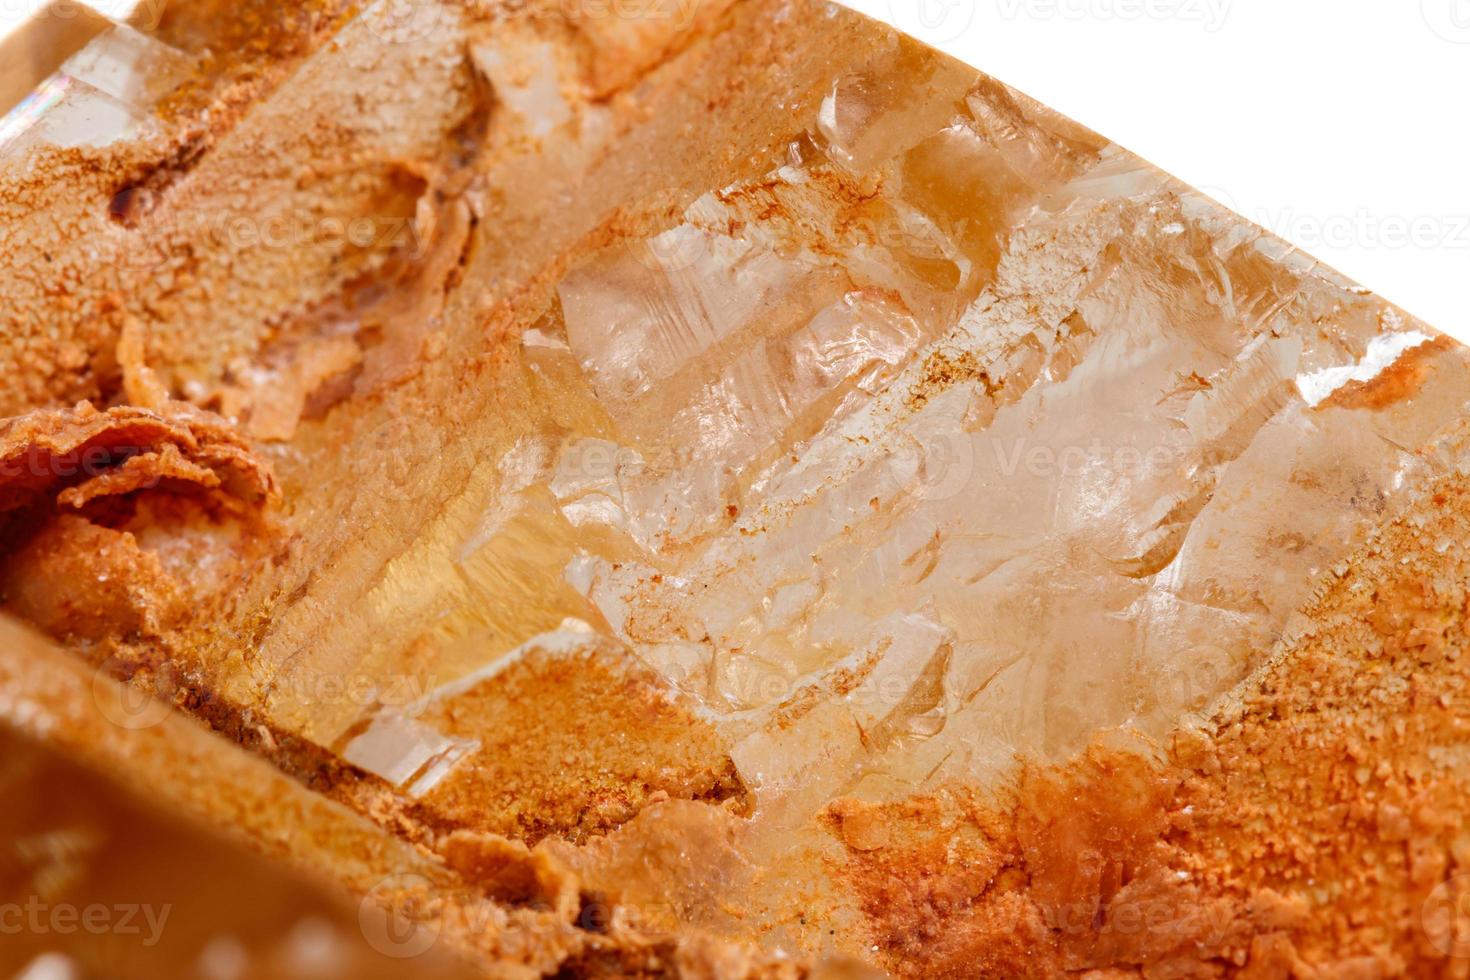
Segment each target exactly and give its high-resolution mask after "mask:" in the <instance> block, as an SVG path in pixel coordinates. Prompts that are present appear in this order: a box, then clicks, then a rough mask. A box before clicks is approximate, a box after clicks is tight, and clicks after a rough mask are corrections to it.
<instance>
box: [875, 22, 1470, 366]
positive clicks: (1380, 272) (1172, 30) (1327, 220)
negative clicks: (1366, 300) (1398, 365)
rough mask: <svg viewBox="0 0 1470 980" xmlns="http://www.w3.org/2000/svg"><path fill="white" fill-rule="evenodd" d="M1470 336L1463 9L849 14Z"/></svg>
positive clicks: (1467, 49)
mask: <svg viewBox="0 0 1470 980" xmlns="http://www.w3.org/2000/svg"><path fill="white" fill-rule="evenodd" d="M849 5H850V6H853V7H855V8H857V9H859V10H862V11H863V12H864V13H867V14H870V15H872V16H874V17H877V18H879V19H881V20H884V21H887V22H888V23H891V24H893V25H895V26H897V27H899V28H901V29H903V30H905V31H907V32H908V33H909V34H912V35H914V36H915V37H918V38H920V39H921V40H924V41H928V42H929V43H930V44H933V45H934V46H935V47H938V48H941V49H942V50H944V51H946V52H948V53H949V54H952V55H954V56H956V57H958V58H960V59H962V60H964V61H966V62H968V63H970V64H972V65H974V66H975V67H977V68H980V69H982V70H984V71H987V72H989V73H990V74H992V75H994V76H996V77H997V78H999V79H1000V80H1002V81H1004V82H1008V83H1009V84H1011V85H1013V86H1015V87H1016V88H1018V89H1021V90H1022V91H1023V92H1026V93H1027V94H1029V95H1032V96H1034V97H1035V98H1037V99H1040V100H1041V101H1042V102H1045V103H1047V104H1048V105H1051V106H1052V107H1054V108H1056V109H1059V110H1061V111H1062V112H1064V113H1066V114H1067V115H1069V116H1071V117H1073V118H1074V119H1076V120H1077V121H1079V122H1081V123H1084V124H1086V125H1088V126H1090V127H1091V128H1093V129H1095V130H1097V131H1098V132H1099V133H1101V134H1103V135H1104V136H1106V137H1108V138H1110V139H1112V140H1115V141H1116V142H1118V143H1120V144H1122V145H1123V146H1126V147H1127V148H1129V149H1130V150H1133V151H1134V152H1136V153H1138V154H1139V155H1141V156H1143V157H1145V158H1147V159H1149V160H1151V161H1153V162H1154V163H1156V164H1158V165H1159V166H1161V167H1163V168H1164V169H1165V170H1168V171H1169V172H1171V173H1173V174H1175V175H1177V176H1179V177H1182V178H1184V179H1185V180H1186V181H1188V182H1189V183H1191V184H1194V185H1195V186H1197V187H1200V188H1203V189H1204V190H1206V191H1208V192H1209V193H1210V194H1211V195H1212V196H1214V197H1216V198H1218V199H1219V200H1221V201H1222V202H1224V203H1225V204H1227V205H1229V206H1230V207H1232V208H1234V209H1235V210H1236V211H1239V212H1240V213H1242V214H1244V215H1245V216H1246V217H1247V218H1250V219H1251V220H1252V221H1255V222H1256V223H1258V224H1261V225H1264V226H1265V227H1267V228H1269V229H1270V230H1271V231H1273V232H1275V233H1277V234H1278V235H1280V236H1281V237H1283V238H1285V239H1287V240H1288V241H1291V242H1292V243H1293V244H1295V245H1298V246H1300V247H1301V248H1303V249H1304V250H1306V251H1308V252H1310V253H1311V254H1312V255H1314V256H1316V257H1317V258H1319V259H1322V260H1323V261H1325V262H1327V263H1328V264H1330V265H1333V266H1335V267H1337V268H1338V269H1340V270H1341V271H1343V272H1344V273H1346V274H1348V275H1349V276H1351V277H1352V278H1354V279H1356V280H1358V281H1359V282H1361V283H1363V284H1364V285H1366V286H1368V287H1370V288H1372V289H1374V290H1376V291H1377V292H1379V293H1381V294H1383V295H1384V296H1385V297H1387V298H1388V299H1390V300H1392V301H1393V302H1395V303H1398V304H1399V305H1401V306H1403V307H1405V308H1406V309H1407V310H1408V311H1409V312H1411V313H1414V314H1416V315H1418V316H1420V317H1422V318H1424V319H1425V320H1427V321H1429V323H1431V324H1432V325H1434V326H1437V327H1439V328H1440V329H1442V330H1445V331H1446V332H1449V333H1453V334H1455V335H1456V336H1457V337H1459V338H1460V339H1462V340H1466V341H1470V0H849Z"/></svg>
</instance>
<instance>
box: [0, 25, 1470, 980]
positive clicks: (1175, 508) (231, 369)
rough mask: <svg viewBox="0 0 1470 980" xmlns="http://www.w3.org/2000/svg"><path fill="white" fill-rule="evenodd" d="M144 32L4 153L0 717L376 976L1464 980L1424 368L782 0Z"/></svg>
mask: <svg viewBox="0 0 1470 980" xmlns="http://www.w3.org/2000/svg"><path fill="white" fill-rule="evenodd" d="M134 25H135V28H136V30H134V31H133V32H131V33H130V32H128V31H123V30H122V29H120V28H119V29H117V30H118V32H117V33H111V34H109V33H106V32H103V33H102V34H100V35H98V37H97V38H95V39H93V40H92V41H91V43H92V44H93V45H104V46H105V45H108V44H118V45H131V46H133V48H141V49H142V50H146V51H147V52H148V53H149V57H148V58H147V59H144V61H142V62H140V64H144V65H147V66H149V67H148V68H147V69H146V70H145V72H144V74H148V73H149V72H151V73H152V74H148V77H147V78H142V79H140V80H139V81H138V84H137V85H136V86H134V87H132V88H130V89H128V90H127V92H125V93H123V95H125V96H126V99H123V95H107V93H106V92H105V91H104V92H103V95H105V96H107V97H108V98H115V99H119V100H122V101H123V104H124V106H125V108H126V109H127V110H128V113H130V115H128V116H127V118H128V119H130V120H132V121H131V122H130V123H129V128H126V129H125V130H124V131H120V132H118V133H116V134H112V135H111V136H110V137H105V138H104V134H101V133H100V132H89V133H85V134H83V135H85V136H88V137H89V139H87V140H83V141H82V142H81V143H79V144H78V145H73V146H65V147H57V146H50V145H47V141H46V140H45V139H41V138H40V136H41V135H44V134H45V133H47V132H49V133H52V134H53V136H55V134H59V133H64V132H67V130H66V129H65V127H64V126H62V122H64V110H65V103H62V104H61V108H56V107H52V108H51V109H48V110H47V112H51V113H53V115H50V116H48V115H45V114H44V113H43V115H42V116H41V117H39V119H40V121H39V122H37V123H36V124H35V125H36V126H38V127H40V128H36V129H17V130H16V132H20V133H21V135H20V136H19V137H14V138H13V139H12V137H9V136H7V137H5V138H6V139H12V141H11V142H6V143H0V220H3V224H0V296H4V300H3V301H0V324H3V325H4V326H5V331H4V340H3V342H0V414H3V415H5V416H7V417H8V418H7V420H6V421H4V422H0V467H3V468H0V519H3V522H4V523H3V535H0V603H3V606H4V609H5V611H6V614H7V615H8V616H10V617H15V618H17V619H19V620H23V621H25V622H26V623H27V624H28V627H27V628H28V629H32V630H36V631H39V632H40V633H43V634H48V635H49V640H42V639H38V638H36V637H35V636H34V635H31V634H28V633H23V632H20V631H19V628H18V627H16V626H15V625H14V624H13V623H11V622H9V621H7V622H6V623H5V624H3V625H4V628H5V630H6V631H7V632H14V633H15V637H16V640H15V642H14V643H11V644H9V646H8V649H9V650H10V652H8V653H5V654H3V655H0V678H4V679H5V681H6V685H7V687H5V688H3V689H0V719H3V721H4V722H5V723H6V725H7V726H9V727H10V728H14V729H16V730H18V731H20V732H22V733H24V737H25V738H26V739H30V740H34V741H37V742H39V743H41V744H42V745H43V746H45V747H44V748H42V749H36V750H34V751H39V752H42V753H47V752H52V753H59V754H60V755H61V756H63V757H65V756H71V757H73V758H74V759H75V760H76V761H77V762H80V763H81V764H83V765H84V766H86V767H92V768H94V769H103V770H109V771H112V772H113V773H114V774H115V776H116V777H118V778H121V780H122V781H123V782H124V783H125V784H126V785H128V786H129V787H130V788H131V790H132V791H134V792H141V793H142V794H143V795H144V796H147V797H148V798H150V799H151V800H152V804H153V805H154V807H155V808H156V809H158V810H159V811H160V815H159V817H158V819H160V820H164V821H165V822H166V821H168V820H173V819H189V820H193V821H197V822H202V823H204V824H206V825H212V827H213V829H214V831H216V832H224V833H225V834H227V835H230V836H231V837H232V839H233V840H234V842H235V845H242V846H245V847H247V848H253V849H254V850H255V851H257V852H258V853H259V854H260V855H261V860H263V861H266V862H268V865H267V866H266V868H265V870H262V871H260V872H259V873H260V874H261V875H263V876H265V877H266V878H269V876H270V875H272V874H278V873H283V872H281V870H280V869H278V868H272V867H270V866H269V865H271V864H284V865H288V866H291V867H292V868H294V869H296V871H293V872H292V873H296V872H299V871H305V872H309V873H310V874H311V875H313V876H315V880H317V881H319V882H323V883H324V885H323V887H326V888H329V889H330V888H333V887H335V888H336V889H337V890H339V891H342V892H345V893H346V895H347V896H348V901H349V905H348V907H349V908H350V907H351V906H350V903H351V902H352V901H360V902H362V906H361V908H362V909H363V910H366V911H364V913H363V914H364V915H367V916H369V918H371V917H372V916H378V918H376V919H372V922H375V923H377V926H370V925H369V924H368V921H367V920H364V921H363V922H362V923H361V924H360V930H359V931H360V932H361V933H362V937H361V938H363V939H364V941H366V942H367V943H368V944H369V946H370V947H372V946H376V947H377V952H379V953H382V952H384V950H383V949H382V947H381V944H382V943H384V942H388V943H389V945H390V946H392V950H391V952H390V955H397V954H401V953H404V952H405V950H406V951H407V952H409V953H410V954H413V955H410V956H406V957H405V958H404V961H403V962H404V964H405V967H406V972H413V971H415V970H423V971H429V970H432V969H440V968H441V966H442V965H440V964H437V962H436V963H432V964H431V963H430V962H429V961H428V960H424V959H420V958H419V957H418V955H417V954H418V953H419V952H421V951H419V950H418V949H417V947H416V946H415V944H416V943H419V942H420V941H423V940H426V943H425V945H424V950H435V951H440V952H443V951H446V950H448V951H453V952H454V953H456V954H457V955H458V956H460V957H461V958H462V959H463V960H464V963H465V965H466V966H467V968H469V969H471V970H475V971H479V972H482V973H484V974H487V975H495V976H502V975H503V976H543V975H555V976H568V977H572V976H587V977H604V976H605V977H614V976H648V977H657V976H688V977H721V978H723V977H747V976H749V977H756V976H771V977H793V978H797V977H812V978H817V977H833V978H837V977H864V976H871V975H874V973H875V972H877V971H887V972H891V973H893V974H895V975H900V976H956V977H968V976H976V975H981V976H1006V977H1009V976H1038V977H1040V976H1058V975H1065V974H1078V975H1081V976H1089V977H1092V978H1095V980H1103V978H1107V977H1124V976H1143V977H1148V978H1163V977H1186V976H1222V975H1234V974H1240V975H1244V976H1250V977H1296V978H1302V977H1322V978H1327V977H1344V978H1348V977H1352V978H1357V977H1365V978H1366V977H1389V976H1427V975H1445V976H1461V975H1464V974H1465V972H1466V968H1465V965H1466V964H1467V963H1470V959H1467V958H1466V954H1467V952H1470V946H1467V945H1466V938H1465V936H1464V924H1465V921H1466V918H1465V916H1464V909H1465V906H1464V902H1465V900H1466V898H1467V895H1470V889H1467V887H1466V885H1465V881H1466V880H1467V879H1465V877H1464V875H1465V874H1466V873H1467V870H1470V869H1466V868H1465V867H1464V865H1465V864H1466V863H1467V862H1470V841H1467V840H1466V839H1465V837H1464V833H1463V831H1461V830H1460V825H1461V823H1462V813H1463V801H1464V800H1465V792H1464V785H1463V780H1464V778H1465V765H1466V758H1465V750H1464V745H1465V725H1466V724H1470V713H1467V708H1466V704H1465V699H1464V691H1463V689H1462V688H1463V678H1462V675H1463V670H1462V665H1463V664H1464V663H1465V662H1466V661H1465V659H1464V655H1463V648H1464V645H1465V640H1466V636H1467V632H1466V629H1465V615H1466V613H1465V610H1466V608H1467V596H1466V587H1465V565H1464V562H1465V555H1464V549H1463V544H1464V542H1465V541H1466V540H1470V538H1467V534H1466V531H1467V529H1470V528H1467V522H1470V498H1467V493H1470V491H1467V489H1466V487H1465V484H1464V473H1465V471H1466V470H1467V469H1470V466H1467V459H1470V456H1467V454H1466V447H1465V443H1464V440H1465V435H1466V432H1465V425H1466V419H1467V418H1470V410H1467V397H1466V396H1467V392H1470V357H1467V353H1466V351H1465V350H1464V349H1462V348H1461V347H1459V346H1458V345H1456V344H1454V343H1453V342H1451V341H1449V340H1447V339H1445V338H1442V337H1439V336H1438V335H1437V334H1436V333H1435V332H1434V331H1433V330H1432V329H1430V328H1429V327H1427V326H1425V325H1423V324H1419V323H1417V322H1416V321H1414V320H1413V319H1412V318H1410V317H1408V316H1407V315H1406V314H1404V313H1402V312H1401V311H1399V310H1397V309H1396V308H1394V307H1393V306H1391V305H1390V304H1388V303H1385V302H1384V301H1382V300H1380V299H1378V298H1377V297H1375V296H1373V295H1372V294H1371V293H1369V292H1367V291H1366V290H1363V289H1361V288H1359V287H1356V286H1354V285H1352V284H1351V283H1348V282H1346V281H1344V280H1342V278H1341V277H1339V276H1337V275H1336V274H1335V273H1333V272H1332V271H1331V270H1327V269H1324V268H1322V267H1321V266H1320V265H1318V264H1317V263H1315V262H1313V261H1312V260H1311V259H1309V258H1307V257H1305V256H1302V255H1301V254H1300V253H1297V252H1295V251H1294V250H1291V249H1290V248H1288V247H1287V246H1285V245H1284V244H1282V243H1281V242H1279V241H1276V240H1275V239H1273V238H1271V237H1270V236H1269V235H1267V234H1266V233H1264V232H1263V231H1261V230H1260V229H1257V228H1254V227H1251V226H1249V225H1248V224H1247V223H1245V222H1243V221H1242V220H1241V219H1239V218H1238V217H1237V216H1235V215H1232V214H1230V213H1228V212H1226V211H1225V210H1223V209H1222V208H1220V207H1219V206H1217V205H1216V204H1214V203H1213V202H1211V201H1209V200H1208V199H1206V198H1204V197H1203V196H1202V195H1200V194H1198V193H1196V192H1193V191H1191V190H1190V189H1189V188H1187V187H1184V186H1182V185H1180V184H1179V183H1178V182H1176V181H1174V180H1172V179H1171V178H1169V177H1167V176H1166V175H1163V174H1161V173H1159V172H1158V171H1157V170H1155V169H1154V168H1152V167H1150V166H1149V165H1148V164H1147V163H1145V162H1143V161H1141V160H1138V159H1137V158H1136V157H1134V156H1132V155H1131V154H1129V153H1128V152H1127V151H1126V150H1123V149H1122V148H1119V147H1117V146H1116V145H1113V144H1111V143H1109V142H1108V141H1107V140H1106V139H1104V138H1103V137H1100V136H1098V135H1097V134H1094V133H1091V132H1089V131H1087V130H1086V129H1084V128H1082V127H1080V126H1078V125H1076V124H1074V123H1072V122H1070V121H1069V120H1066V119H1062V118H1060V117H1058V116H1057V115H1056V114H1054V113H1052V112H1050V111H1049V110H1047V109H1046V108H1045V107H1042V106H1039V105H1037V104H1035V103H1034V102H1032V101H1031V100H1029V99H1027V98H1026V97H1025V96H1024V95H1022V94H1020V93H1017V92H1014V91H1013V90H1011V89H1009V88H1007V87H1006V86H1004V85H1003V84H1001V83H999V82H997V81H995V80H993V79H990V78H988V77H985V76H983V75H981V74H979V73H978V72H976V71H974V70H972V69H969V68H966V67H964V66H961V65H957V64H955V63H953V62H950V61H948V60H946V59H944V58H942V57H941V56H939V55H937V54H935V53H933V52H930V51H928V50H926V49H924V48H922V46H920V45H918V44H916V43H914V42H912V41H910V40H908V39H905V38H902V37H900V36H898V35H896V34H895V33H893V32H892V31H890V30H888V29H886V28H883V27H881V26H879V25H875V24H873V23H870V22H868V21H865V20H864V19H862V18H860V17H858V16H856V15H853V14H850V13H847V12H845V11H842V10H841V9H839V8H836V7H831V6H828V5H825V4H822V3H817V2H806V0H795V2H793V0H743V2H737V3H719V2H716V3H698V4H695V3H690V4H679V3H674V2H668V3H663V2H657V0H650V2H649V3H647V4H644V5H634V6H629V5H607V6H599V5H590V4H588V5H566V4H558V3H530V4H497V3H478V2H456V0H425V2H408V0H382V2H378V3H372V4H364V5H361V6H357V5H347V4H334V3H312V4H306V5H293V6H291V7H289V8H284V7H281V6H280V5H275V4H263V3H262V4H256V3H249V4H245V5H244V6H242V7H239V8H238V9H236V8H235V7H234V6H231V7H230V9H229V11H226V10H225V9H224V6H223V5H217V4H212V3H200V4H178V5H170V6H169V7H168V8H167V10H164V11H161V13H160V16H159V17H157V18H155V19H154V20H153V21H152V22H151V23H140V22H138V20H137V18H135V21H134ZM88 50H95V49H90V48H89V49H88ZM130 50H131V48H130ZM88 64H89V63H88V62H86V61H85V59H84V60H82V61H77V62H67V65H68V66H70V67H63V69H62V76H59V77H62V78H64V79H69V81H66V86H69V87H66V88H65V91H66V92H67V93H70V94H69V95H68V96H67V98H80V97H82V96H81V95H78V94H77V93H82V94H83V95H85V94H86V93H87V92H88V91H89V89H86V88H84V87H81V86H88V85H90V86H94V87H95V86H104V87H105V86H107V85H112V84H115V82H116V80H115V79H109V78H107V77H103V76H96V75H91V74H88V71H89V70H90V69H88V67H87V65H88ZM68 73H69V74H68ZM89 79H90V81H89ZM38 81H39V80H38ZM87 97H88V98H94V97H98V96H92V95H88V96H87ZM128 100H131V101H128ZM55 113H61V115H56V114H55ZM12 118H14V117H12ZM48 120H49V122H48ZM58 120H60V121H58ZM48 125H49V126H50V127H51V128H50V129H46V128H45V127H46V126H48ZM4 132H9V130H6V131H4ZM28 133H29V136H28V135H26V134H28ZM89 678H93V682H92V683H90V684H89V683H88V679H89ZM89 688H90V691H89ZM128 692H132V693H135V694H136V693H140V692H141V693H146V694H148V695H150V696H151V697H152V698H154V699H155V700H152V701H141V702H138V703H137V704H135V705H134V709H135V710H131V711H124V712H122V713H121V714H119V708H118V703H124V704H125V703H126V695H127V693H128ZM118 698H123V701H122V702H117V699H118ZM158 702H162V703H165V704H168V705H172V706H173V708H175V709H177V710H178V714H169V713H167V712H165V713H164V714H163V715H158V716H157V717H155V716H154V715H153V714H152V713H151V712H152V710H153V708H154V707H155V706H156V704H157V703H158ZM140 706H141V707H140ZM140 716H141V718H142V719H143V720H144V721H146V722H147V723H146V724H140V723H138V720H139V717H140ZM165 718H166V720H162V719H165ZM7 737H8V736H7ZM27 744H29V743H27ZM26 751H33V750H31V749H27V750H26ZM48 758H49V757H48ZM71 764H72V763H71V762H67V763H61V762H57V763H55V765H57V766H64V765H71ZM46 765H47V766H51V765H52V763H51V762H49V761H48V762H47V763H46ZM48 771H49V770H48ZM37 778H41V777H37ZM57 778H61V777H57ZM67 778H68V779H70V778H72V777H67ZM76 778H78V779H80V778H82V777H80V776H79V777H76ZM129 805H131V804H129ZM12 843H13V842H12ZM235 845H230V846H235ZM7 846H9V845H7ZM16 846H18V845H16ZM200 846H201V847H213V846H214V845H206V844H200ZM219 846H222V847H223V846H225V845H219ZM221 853H224V852H221ZM230 853H231V854H233V852H230ZM220 860H221V861H224V862H226V863H228V862H231V861H237V860H240V861H243V860H245V859H244V858H241V857H238V856H232V857H228V858H220ZM262 880H265V879H262ZM271 880H274V879H271ZM17 887H19V888H21V890H22V891H23V890H24V888H25V887H27V886H25V885H24V883H22V884H21V885H18V886H17ZM271 887H274V886H271ZM17 894H18V893H17ZM340 913H341V910H340V909H338V910H337V911H336V912H333V913H332V914H333V915H338V914H340ZM385 915H386V916H388V917H389V918H388V919H386V920H385V919H383V918H382V917H383V916H385ZM385 922H387V923H390V924H391V923H396V924H397V925H399V926H404V927H405V928H403V929H398V930H396V931H395V930H392V929H390V930H388V931H387V932H386V933H384V932H383V931H382V929H381V928H379V927H381V926H383V925H384V923H385ZM408 925H416V928H407V926H408ZM283 928H284V927H283ZM375 929H376V930H377V931H374V930H375ZM1457 930H1458V931H1457ZM385 937H386V938H385ZM274 941H275V940H274V939H271V940H270V942H274ZM178 943H179V945H178V946H177V947H173V948H170V949H169V950H168V955H169V956H173V957H177V958H176V959H161V958H159V956H161V955H162V954H159V953H155V952H150V951H149V950H148V949H144V948H141V947H137V946H130V947H128V949H127V950H126V951H125V953H126V955H125V956H122V957H120V958H118V959H117V960H116V962H103V960H102V959H101V958H100V957H101V955H102V954H100V953H98V952H97V951H96V950H94V949H91V948H89V947H84V946H77V947H76V948H75V949H74V950H69V951H68V952H71V953H73V955H74V956H75V957H77V968H78V969H79V970H82V971H90V972H97V973H104V974H105V973H107V972H108V970H109V969H122V967H120V966H118V964H120V963H121V964H126V968H127V969H129V970H136V971H138V972H140V973H142V974H143V975H159V973H160V972H161V971H162V972H169V971H170V970H172V969H173V966H172V964H175V963H183V962H188V963H196V964H197V963H199V962H203V961H201V960H199V957H201V956H204V955H205V954H206V952H207V947H208V937H203V938H201V937H197V936H192V935H191V936H186V937H183V938H181V939H179V940H178ZM268 945H269V943H268V942H267V941H266V940H265V939H262V940H261V945H260V947H259V948H260V949H262V950H264V949H266V948H267V946H268ZM17 948H19V947H17ZM271 948H274V947H271ZM27 949H28V950H30V947H27ZM254 949H255V947H253V946H250V945H249V944H246V945H245V947H244V953H243V954H242V955H245V956H246V957H247V959H248V958H249V957H250V956H252V955H254V954H253V950H254ZM31 952H34V950H31ZM28 955H29V954H28ZM220 955H223V954H220ZM262 955H264V954H262ZM272 955H274V954H272ZM343 955H347V954H346V953H345V952H344V953H343ZM150 957H151V958H150ZM252 962H254V961H252ZM261 962H264V961H263V960H262V961H261ZM0 964H3V965H5V966H8V965H9V964H8V962H4V961H0ZM163 964H170V965H169V966H164V965H163ZM17 965H19V964H17ZM256 965H257V966H258V965H259V964H258V963H257V964H256ZM364 969H367V967H364ZM149 971H152V972H151V974H150V973H149ZM206 972H207V971H206ZM211 975H213V974H211Z"/></svg>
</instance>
